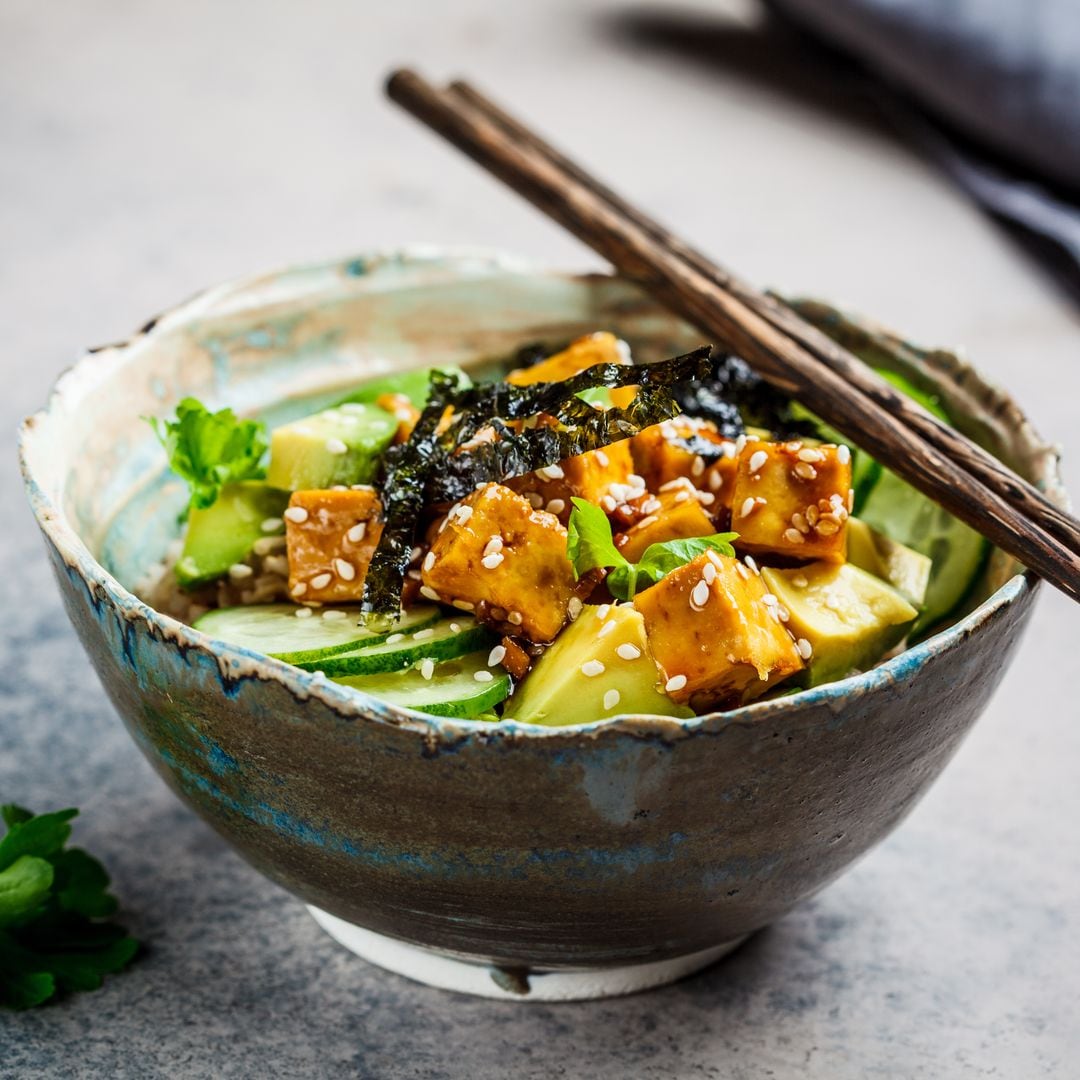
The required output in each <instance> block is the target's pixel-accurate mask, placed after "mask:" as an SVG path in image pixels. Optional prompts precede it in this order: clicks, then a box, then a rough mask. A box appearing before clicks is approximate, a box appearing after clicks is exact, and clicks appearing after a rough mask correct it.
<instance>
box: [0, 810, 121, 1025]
mask: <svg viewBox="0 0 1080 1080" xmlns="http://www.w3.org/2000/svg"><path fill="white" fill-rule="evenodd" d="M78 812H79V811H78V810H57V811H55V812H54V813H51V814H38V815H36V816H35V815H34V814H31V813H30V812H29V811H28V810H23V809H22V808H21V807H18V806H11V805H8V806H2V807H0V816H2V817H3V820H4V824H5V825H6V826H7V832H6V833H5V835H4V837H3V839H0V1006H7V1007H8V1008H12V1009H29V1008H32V1007H33V1006H35V1005H41V1004H43V1003H44V1002H46V1001H48V1000H49V999H50V998H52V997H54V996H55V995H56V994H58V993H62V992H67V991H74V990H97V989H98V987H100V986H101V983H102V980H103V978H104V976H105V975H107V974H110V973H112V972H116V971H120V970H121V969H122V968H124V967H126V966H127V965H128V964H129V963H130V962H131V960H132V958H133V957H134V955H135V953H136V951H137V950H138V947H139V946H138V942H137V941H136V940H135V939H134V938H132V937H128V935H127V932H126V931H125V930H124V928H123V927H122V926H118V925H117V924H116V923H114V922H107V921H103V920H105V919H106V917H107V916H109V915H112V914H113V912H114V911H115V910H116V899H115V898H114V897H113V896H110V895H109V892H108V886H109V875H108V874H106V873H105V869H104V867H102V865H101V863H99V862H98V861H97V860H96V859H94V858H91V857H90V856H89V855H88V854H87V853H86V852H85V851H82V850H80V849H79V848H68V847H65V845H66V844H67V841H68V838H69V837H70V836H71V826H70V825H69V824H68V822H70V821H71V819H72V818H73V817H75V816H76V815H77V814H78Z"/></svg>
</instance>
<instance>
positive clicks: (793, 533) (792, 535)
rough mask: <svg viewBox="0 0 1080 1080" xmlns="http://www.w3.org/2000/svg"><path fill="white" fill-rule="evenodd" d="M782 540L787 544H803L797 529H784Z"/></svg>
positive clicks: (801, 536)
mask: <svg viewBox="0 0 1080 1080" xmlns="http://www.w3.org/2000/svg"><path fill="white" fill-rule="evenodd" d="M784 539H785V540H786V541H787V542H788V543H789V544H801V543H802V542H803V534H802V533H801V532H799V530H798V529H785V530H784Z"/></svg>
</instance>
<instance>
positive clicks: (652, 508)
mask: <svg viewBox="0 0 1080 1080" xmlns="http://www.w3.org/2000/svg"><path fill="white" fill-rule="evenodd" d="M663 508H664V504H663V503H662V502H661V501H660V500H659V499H657V498H656V497H655V496H653V497H652V498H650V499H646V500H645V501H644V502H643V503H642V504H641V510H642V513H645V514H655V513H656V511H657V510H663Z"/></svg>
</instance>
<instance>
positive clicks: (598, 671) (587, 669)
mask: <svg viewBox="0 0 1080 1080" xmlns="http://www.w3.org/2000/svg"><path fill="white" fill-rule="evenodd" d="M581 674H582V675H587V676H588V677H589V678H590V679H591V678H594V677H595V676H597V675H603V674H604V665H603V664H602V663H601V662H600V661H599V660H586V661H585V663H584V664H582V665H581Z"/></svg>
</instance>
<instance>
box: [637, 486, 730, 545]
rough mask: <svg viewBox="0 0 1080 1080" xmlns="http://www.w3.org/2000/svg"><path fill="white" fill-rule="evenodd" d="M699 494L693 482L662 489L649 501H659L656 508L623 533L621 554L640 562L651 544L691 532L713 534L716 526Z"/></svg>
mask: <svg viewBox="0 0 1080 1080" xmlns="http://www.w3.org/2000/svg"><path fill="white" fill-rule="evenodd" d="M696 495H697V492H696V491H694V489H693V487H692V486H691V485H690V484H683V485H680V486H679V487H677V488H673V489H670V490H668V491H664V492H661V493H660V494H659V495H657V496H656V497H655V498H654V499H653V500H652V502H647V503H646V504H645V505H646V506H647V507H651V506H653V504H656V506H655V509H653V511H652V513H650V514H647V515H646V516H645V517H643V518H642V519H641V520H640V521H638V522H637V523H636V524H635V525H632V526H631V527H630V528H629V529H627V530H626V532H625V533H623V535H622V542H621V544H620V547H619V550H620V551H621V552H622V554H623V555H624V556H625V557H626V558H627V559H629V560H630V561H631V562H638V561H639V560H640V559H641V556H642V555H644V554H645V549H646V548H647V547H648V546H649V545H650V544H662V543H663V542H664V541H665V540H682V539H684V538H686V537H690V536H712V534H713V533H714V532H716V528H715V526H714V525H713V521H712V518H710V517H709V515H708V514H707V513H705V510H704V509H703V508H702V505H701V503H700V502H699V500H698V499H697V498H696ZM616 543H619V541H618V540H616Z"/></svg>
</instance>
